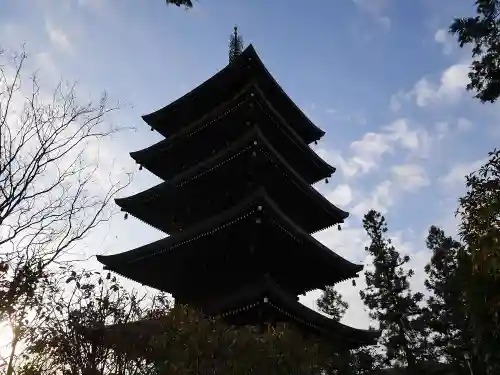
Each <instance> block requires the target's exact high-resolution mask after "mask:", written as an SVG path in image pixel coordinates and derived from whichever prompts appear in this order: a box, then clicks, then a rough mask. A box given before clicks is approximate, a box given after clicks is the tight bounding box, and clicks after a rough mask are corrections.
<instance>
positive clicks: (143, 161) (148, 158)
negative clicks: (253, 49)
mask: <svg viewBox="0 0 500 375" xmlns="http://www.w3.org/2000/svg"><path fill="white" fill-rule="evenodd" d="M248 92H252V93H255V94H256V96H257V100H259V101H261V102H263V105H264V106H265V107H266V108H262V110H263V111H264V112H265V113H266V112H267V113H269V112H270V113H271V114H272V116H273V117H276V120H270V121H276V122H277V123H278V125H277V126H278V127H280V128H284V129H285V130H284V133H285V134H286V136H287V137H288V138H289V139H290V142H292V143H293V144H294V145H295V146H296V147H297V148H299V150H300V151H301V152H302V153H303V155H304V157H307V158H310V159H311V160H312V161H313V163H314V164H315V165H316V166H317V168H318V169H319V170H321V171H323V173H324V175H325V176H331V175H332V174H333V173H335V168H334V167H333V166H331V165H330V164H328V163H327V162H326V161H325V160H323V159H322V158H321V157H320V156H319V155H318V154H317V153H316V152H314V151H313V150H312V149H311V148H310V147H309V146H308V145H307V143H305V142H304V140H303V139H302V138H301V137H300V136H299V135H298V134H297V132H296V131H295V130H294V129H293V128H292V127H291V126H290V125H289V124H287V123H286V121H285V119H284V118H283V117H282V116H281V115H280V114H279V112H278V111H277V110H276V109H275V108H274V107H273V106H272V104H271V103H270V102H269V101H268V100H267V99H266V97H265V96H264V94H263V91H262V90H261V89H260V87H259V85H258V83H251V84H249V85H247V87H246V88H245V89H244V90H242V92H241V94H240V95H238V96H237V97H235V98H233V99H232V100H230V101H229V102H225V103H223V104H221V105H220V106H219V107H218V108H217V109H216V110H215V111H214V115H213V116H212V117H217V114H220V113H222V112H223V111H224V109H226V110H227V109H228V108H231V104H235V103H236V102H238V100H239V99H240V98H241V97H242V96H244V95H245V94H247V93H248ZM259 105H260V106H262V105H261V104H259ZM268 116H269V115H268ZM212 117H208V118H204V119H203V121H201V122H200V121H195V122H193V123H192V124H190V125H189V126H186V127H185V128H183V129H182V130H180V131H179V132H178V133H175V134H174V135H172V136H171V137H168V138H166V139H163V140H161V141H159V142H157V143H155V144H153V145H151V146H149V147H146V148H144V149H141V150H137V151H134V152H131V153H130V156H131V157H132V159H134V160H135V161H136V163H138V164H139V165H142V166H144V167H145V168H146V169H148V170H149V171H150V172H151V173H153V174H155V175H156V176H158V177H160V178H163V177H162V176H161V173H158V171H156V169H157V168H155V167H152V163H154V162H155V161H156V160H158V159H161V157H162V155H161V154H162V150H164V149H168V148H169V147H170V146H171V145H173V144H174V143H176V142H182V141H183V140H184V139H185V138H186V137H187V136H189V135H190V134H191V133H193V132H194V131H196V129H198V128H199V127H200V126H201V125H202V124H203V123H206V122H210V121H211V119H212ZM222 121H223V120H222Z"/></svg>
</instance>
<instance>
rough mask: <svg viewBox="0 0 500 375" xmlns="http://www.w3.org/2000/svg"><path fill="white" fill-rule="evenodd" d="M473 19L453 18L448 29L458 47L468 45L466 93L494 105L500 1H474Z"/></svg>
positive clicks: (499, 82) (499, 70) (498, 85)
mask: <svg viewBox="0 0 500 375" xmlns="http://www.w3.org/2000/svg"><path fill="white" fill-rule="evenodd" d="M475 3H476V12H477V15H476V16H474V17H464V18H457V19H455V20H454V22H453V23H452V25H451V26H450V32H451V33H453V34H454V35H456V37H457V39H458V43H459V44H460V47H463V46H465V45H471V46H472V58H473V62H472V66H471V70H470V73H469V78H470V83H469V84H468V85H467V89H468V90H473V91H476V97H477V98H478V99H479V100H480V101H481V102H483V103H484V102H494V101H496V100H497V99H498V97H499V96H500V23H499V22H500V21H499V18H498V16H499V11H500V2H499V1H498V0H476V2H475Z"/></svg>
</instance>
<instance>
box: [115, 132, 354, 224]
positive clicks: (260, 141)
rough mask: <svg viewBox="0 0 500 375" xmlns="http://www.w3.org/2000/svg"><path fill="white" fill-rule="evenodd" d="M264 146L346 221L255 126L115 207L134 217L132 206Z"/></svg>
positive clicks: (310, 193) (305, 188) (314, 196)
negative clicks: (250, 150) (190, 166)
mask: <svg viewBox="0 0 500 375" xmlns="http://www.w3.org/2000/svg"><path fill="white" fill-rule="evenodd" d="M254 140H256V141H257V145H253V144H252V142H254ZM252 146H254V147H256V146H258V147H262V146H264V147H265V149H266V151H267V152H268V153H269V154H270V155H271V157H272V158H273V159H274V160H277V161H278V163H279V164H280V165H281V168H280V169H281V170H284V171H285V173H286V174H287V175H288V176H289V177H290V178H291V179H292V181H294V182H295V183H296V184H297V185H298V186H299V188H300V189H301V190H302V191H304V192H305V194H306V195H308V196H309V197H310V198H311V199H313V200H315V201H316V202H317V203H318V205H319V206H321V207H322V208H323V209H325V210H327V211H329V212H330V213H331V215H332V216H336V217H339V218H340V219H341V220H342V221H343V220H345V219H346V218H347V217H348V216H349V213H348V212H346V211H343V210H342V209H340V208H338V207H336V206H335V205H334V204H332V203H331V202H330V201H329V200H328V199H326V198H325V197H324V196H323V195H322V194H321V193H319V192H318V191H317V190H316V189H314V188H313V187H311V186H310V185H309V184H308V183H307V182H306V181H304V179H303V178H302V177H301V176H300V175H299V174H298V173H297V172H296V171H295V170H294V169H293V168H292V167H291V166H290V165H289V164H288V162H287V161H286V160H285V159H284V158H283V157H282V156H281V155H280V154H279V153H278V152H277V151H276V150H275V149H274V147H273V146H272V145H271V144H270V143H269V141H267V139H266V138H265V137H264V135H263V134H262V132H261V131H260V130H259V129H258V127H254V128H253V130H251V131H249V132H248V133H247V134H245V135H244V136H242V138H241V139H240V141H238V142H235V143H234V144H233V145H230V146H228V147H227V148H226V149H225V150H223V151H221V152H219V153H218V154H216V155H214V156H213V157H212V158H210V159H208V160H206V161H203V162H201V163H199V164H198V165H196V166H194V167H192V168H191V169H189V170H187V171H186V172H184V173H182V174H179V175H178V176H176V177H175V178H173V179H172V180H170V181H167V182H162V183H160V184H158V185H156V186H154V187H152V188H150V189H148V190H145V191H143V192H140V193H138V194H135V195H132V196H130V197H126V198H117V199H115V202H116V204H117V205H118V206H119V207H120V208H122V209H123V210H125V211H127V212H128V213H130V214H131V215H134V209H133V207H136V206H138V205H141V204H143V203H144V202H145V201H148V200H151V199H153V198H154V197H157V196H158V195H164V196H166V197H168V194H169V193H168V191H169V190H170V189H174V188H175V187H176V186H179V185H183V184H184V183H186V182H187V181H191V180H193V179H195V177H196V176H198V175H200V174H202V173H205V171H210V170H213V169H215V166H217V165H221V164H222V163H224V162H225V161H227V160H230V159H231V158H232V157H233V156H234V155H236V154H238V153H241V152H243V151H244V150H245V149H248V148H249V147H252Z"/></svg>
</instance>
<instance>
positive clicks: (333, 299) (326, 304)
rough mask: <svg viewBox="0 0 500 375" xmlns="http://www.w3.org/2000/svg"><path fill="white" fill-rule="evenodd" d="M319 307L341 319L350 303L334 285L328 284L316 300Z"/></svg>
mask: <svg viewBox="0 0 500 375" xmlns="http://www.w3.org/2000/svg"><path fill="white" fill-rule="evenodd" d="M316 305H317V306H318V309H319V310H320V311H322V312H324V313H325V314H327V315H329V316H330V317H331V318H332V319H335V320H337V321H339V320H340V319H342V317H343V316H344V314H345V312H346V310H347V308H348V307H349V304H348V303H347V302H346V301H344V300H343V299H342V295H341V294H340V293H339V292H337V291H336V290H335V289H334V288H333V286H327V287H326V288H325V290H324V291H323V294H322V295H321V297H320V298H318V300H317V301H316Z"/></svg>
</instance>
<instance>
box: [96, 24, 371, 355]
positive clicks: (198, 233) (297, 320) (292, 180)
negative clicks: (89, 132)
mask: <svg viewBox="0 0 500 375" xmlns="http://www.w3.org/2000/svg"><path fill="white" fill-rule="evenodd" d="M230 56H231V57H230V63H229V64H228V65H227V66H226V67H225V68H224V69H222V70H221V71H220V72H219V73H217V74H216V75H214V76H213V77H212V78H210V79H209V80H207V81H206V82H204V83H202V84H201V85H199V86H198V87H196V88H195V89H194V90H192V91H191V92H189V93H187V94H186V95H184V96H183V97H181V98H179V99H177V100H176V101H174V102H173V103H171V104H169V105H167V106H166V107H164V108H162V109H160V110H158V111H156V112H154V113H151V114H149V115H146V116H143V119H144V121H145V122H146V123H147V124H148V125H149V126H150V127H151V129H152V130H156V131H157V132H159V133H160V134H161V135H163V136H164V137H165V139H164V140H162V141H161V142H159V143H157V144H155V145H153V146H151V147H148V148H146V149H144V150H141V151H137V152H133V153H131V156H132V158H133V159H134V160H135V161H136V162H137V163H138V164H139V165H140V166H141V168H142V167H144V168H146V169H147V170H149V171H150V172H152V173H154V174H155V175H156V176H158V177H160V178H161V179H162V180H163V181H164V182H162V183H161V184H159V185H157V186H154V187H152V188H150V189H148V190H146V191H143V192H141V193H139V194H136V195H133V196H131V197H128V198H122V199H117V200H116V203H117V204H118V205H119V206H120V207H121V208H122V210H123V211H125V212H126V213H127V214H130V215H132V216H134V217H136V218H138V219H139V220H141V221H144V222H145V223H148V224H149V225H151V226H153V227H155V228H158V229H159V230H161V231H163V232H165V233H166V234H168V235H169V236H168V237H166V238H164V239H162V240H160V241H157V242H154V243H151V244H148V245H145V246H142V247H139V248H136V249H134V250H130V251H127V252H124V253H120V254H116V255H110V256H98V260H99V261H100V262H101V263H103V264H104V265H105V268H106V269H108V270H111V271H114V272H116V273H118V274H120V275H123V276H125V277H127V278H129V279H132V280H135V281H137V282H139V283H142V284H145V285H148V286H150V287H153V288H156V289H159V290H161V291H164V292H168V293H171V294H172V296H173V297H174V298H175V301H176V302H177V303H182V304H187V305H190V306H192V307H194V308H196V309H199V310H200V311H202V312H203V313H204V314H205V315H207V316H221V317H223V318H224V319H225V320H226V321H227V322H228V323H230V324H235V325H241V324H242V325H260V324H275V323H279V322H288V323H290V324H292V325H293V326H295V327H297V329H300V330H302V331H306V332H308V333H309V334H311V333H312V334H316V335H321V336H322V337H325V338H331V339H333V340H336V341H337V342H338V341H339V340H340V342H342V344H343V346H344V347H351V348H352V347H357V346H361V345H366V344H371V343H373V342H374V341H375V340H376V338H377V337H378V333H377V332H375V331H368V330H360V329H354V328H351V327H348V326H345V325H342V324H340V323H339V322H336V321H334V320H332V319H329V318H327V317H325V316H323V315H321V314H319V313H317V312H315V311H313V310H310V309H309V308H307V307H305V306H304V305H302V304H300V303H299V302H298V295H301V294H304V293H307V292H308V291H311V290H314V289H324V288H325V286H328V285H334V284H336V283H338V282H340V281H343V280H346V279H349V278H352V277H355V276H356V275H357V273H358V272H360V271H361V270H362V268H363V267H362V266H361V265H355V264H353V263H351V262H349V261H347V260H346V259H344V258H342V257H340V256H339V255H337V254H336V253H334V252H333V251H331V250H329V249H328V248H326V247H325V246H323V245H322V244H321V243H320V242H318V241H317V240H316V239H314V237H313V236H312V235H311V234H313V233H314V232H317V231H319V230H322V229H324V228H328V227H331V226H333V225H339V224H340V223H343V222H344V220H345V219H346V218H347V216H348V214H347V213H346V212H344V211H342V210H341V209H339V208H337V207H336V206H334V205H333V204H332V203H330V202H329V201H328V200H327V199H325V198H324V197H323V196H322V195H321V194H320V193H318V192H317V191H316V190H315V189H314V188H312V187H311V184H314V183H316V182H318V181H320V180H324V179H328V178H329V177H331V175H332V174H333V173H334V172H335V168H333V167H332V166H330V165H328V164H327V163H326V162H325V161H324V160H322V159H321V158H320V157H319V156H318V155H317V154H316V153H315V152H314V151H312V150H311V148H310V147H309V144H310V143H312V142H317V141H318V140H319V139H320V138H321V137H322V136H323V135H324V132H323V131H322V130H321V129H319V128H318V127H316V126H315V125H314V124H313V123H312V122H311V121H310V120H309V119H308V118H307V117H306V116H305V115H304V114H303V113H302V112H301V110H300V109H299V108H298V107H297V106H296V105H295V104H294V103H293V102H292V100H291V99H290V98H289V97H288V96H287V95H286V94H285V92H284V91H283V90H282V89H281V87H280V86H279V85H278V83H277V82H276V81H275V80H274V78H273V77H272V76H271V75H270V73H269V72H268V71H267V69H266V68H265V66H264V65H263V63H262V61H261V60H260V58H259V56H258V55H257V53H256V52H255V50H254V48H253V47H252V45H250V46H248V47H247V48H246V49H245V50H244V51H242V45H241V41H240V39H239V37H238V35H237V33H236V30H235V34H234V35H233V38H232V46H231V54H230Z"/></svg>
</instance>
